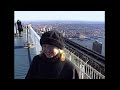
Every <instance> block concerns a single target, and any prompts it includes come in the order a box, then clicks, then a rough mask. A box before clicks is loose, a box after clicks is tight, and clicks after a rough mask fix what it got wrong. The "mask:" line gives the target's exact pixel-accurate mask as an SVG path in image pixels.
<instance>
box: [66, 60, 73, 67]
mask: <svg viewBox="0 0 120 90" xmlns="http://www.w3.org/2000/svg"><path fill="white" fill-rule="evenodd" d="M65 67H68V68H75V65H74V64H73V63H72V62H71V61H70V60H68V59H66V60H65Z"/></svg>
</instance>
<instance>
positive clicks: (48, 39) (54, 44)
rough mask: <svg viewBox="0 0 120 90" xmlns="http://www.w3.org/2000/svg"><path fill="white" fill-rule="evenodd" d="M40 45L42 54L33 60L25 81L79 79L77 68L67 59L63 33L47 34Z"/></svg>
mask: <svg viewBox="0 0 120 90" xmlns="http://www.w3.org/2000/svg"><path fill="white" fill-rule="evenodd" d="M40 45H41V46H42V52H41V54H40V55H37V56H35V57H34V58H33V61H32V63H31V65H30V68H29V70H28V73H27V75H26V77H25V79H78V73H77V70H76V68H75V66H74V65H73V63H71V62H70V61H69V60H67V59H66V58H65V54H64V51H63V48H64V39H63V36H62V35H61V33H59V32H57V31H48V32H45V33H44V34H43V35H42V36H41V39H40Z"/></svg>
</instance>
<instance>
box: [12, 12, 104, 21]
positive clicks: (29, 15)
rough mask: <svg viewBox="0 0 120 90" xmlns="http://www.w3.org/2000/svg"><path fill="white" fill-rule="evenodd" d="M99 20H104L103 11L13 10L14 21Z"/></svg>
mask: <svg viewBox="0 0 120 90" xmlns="http://www.w3.org/2000/svg"><path fill="white" fill-rule="evenodd" d="M18 19H19V20H21V21H36V20H41V21H46V20H47V21H49V20H62V21H63V20H72V21H100V22H105V11H14V21H17V20H18Z"/></svg>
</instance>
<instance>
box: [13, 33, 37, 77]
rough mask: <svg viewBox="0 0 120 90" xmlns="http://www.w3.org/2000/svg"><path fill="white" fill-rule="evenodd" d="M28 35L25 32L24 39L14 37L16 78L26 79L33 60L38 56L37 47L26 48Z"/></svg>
mask: <svg viewBox="0 0 120 90" xmlns="http://www.w3.org/2000/svg"><path fill="white" fill-rule="evenodd" d="M26 42H27V38H26V33H25V31H23V33H22V37H19V36H18V35H16V36H14V60H15V61H14V71H15V72H14V78H15V79H24V78H25V76H26V73H27V71H28V69H29V65H30V62H31V60H32V58H33V57H34V56H35V55H36V53H35V47H32V48H26V47H25V43H26Z"/></svg>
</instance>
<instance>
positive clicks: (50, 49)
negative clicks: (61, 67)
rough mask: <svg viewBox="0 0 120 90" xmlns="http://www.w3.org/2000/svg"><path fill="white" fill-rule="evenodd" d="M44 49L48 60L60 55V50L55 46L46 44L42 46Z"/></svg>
mask: <svg viewBox="0 0 120 90" xmlns="http://www.w3.org/2000/svg"><path fill="white" fill-rule="evenodd" d="M42 49H43V53H44V54H45V55H46V57H47V58H52V57H54V56H56V55H57V54H58V53H59V49H58V48H57V47H56V46H53V45H48V44H44V45H42Z"/></svg>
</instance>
